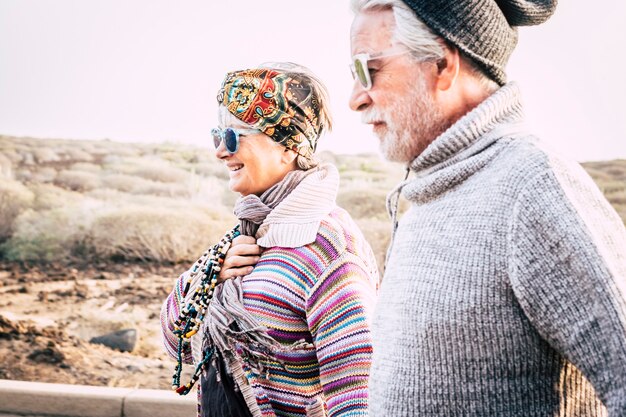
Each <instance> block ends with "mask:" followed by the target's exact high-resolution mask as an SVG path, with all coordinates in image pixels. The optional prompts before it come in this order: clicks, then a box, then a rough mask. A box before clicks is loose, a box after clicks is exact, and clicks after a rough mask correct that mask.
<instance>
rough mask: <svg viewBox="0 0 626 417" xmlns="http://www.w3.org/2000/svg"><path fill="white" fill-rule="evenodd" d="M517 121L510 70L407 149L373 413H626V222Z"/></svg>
mask: <svg viewBox="0 0 626 417" xmlns="http://www.w3.org/2000/svg"><path fill="white" fill-rule="evenodd" d="M521 122H522V109H521V105H520V101H519V92H518V89H517V87H516V86H515V85H514V84H508V85H506V86H504V87H502V88H501V89H500V90H498V91H497V92H496V93H495V94H494V95H492V96H491V97H490V98H488V99H487V100H486V101H485V102H483V103H482V104H480V105H479V106H478V107H477V108H475V109H474V110H472V111H471V112H470V113H468V114H467V115H466V116H464V117H463V118H462V119H460V120H459V121H458V122H457V123H456V124H454V125H453V126H452V127H451V128H450V129H448V130H447V131H446V132H445V133H444V134H443V135H441V136H440V137H438V138H437V139H436V140H435V141H434V142H433V143H432V144H431V145H430V146H429V147H428V148H427V149H426V150H425V151H424V152H423V153H422V154H421V155H420V156H419V157H418V158H417V159H416V160H415V161H413V162H412V163H411V170H412V171H413V172H414V175H415V178H412V179H409V180H407V181H406V182H405V183H404V184H403V187H402V188H401V189H402V191H401V192H402V195H403V196H404V197H405V198H406V199H408V200H409V201H410V202H411V206H410V209H409V210H408V211H407V212H406V213H405V214H404V215H403V216H402V218H401V221H400V222H399V225H398V227H397V230H396V232H395V236H394V238H393V240H392V246H391V249H390V253H389V258H388V263H387V270H386V273H385V277H384V279H383V282H382V286H381V290H380V298H379V301H378V306H377V313H376V317H375V319H374V329H373V332H374V333H373V335H374V361H373V362H374V364H373V368H372V373H371V379H370V405H371V412H370V415H371V416H373V417H401V416H434V415H437V416H481V417H484V416H520V417H531V416H542V417H544V416H599V415H602V416H604V415H607V413H608V415H609V416H626V289H625V287H626V282H625V281H626V254H625V252H626V231H625V229H624V225H623V223H622V221H621V220H620V219H619V217H618V216H617V214H616V213H615V211H614V210H613V209H612V208H611V207H610V206H609V204H608V203H607V202H606V200H605V199H604V197H603V196H602V194H601V193H600V191H599V190H598V189H597V187H596V186H595V185H594V184H593V182H592V180H591V179H590V178H589V177H588V176H587V174H586V173H585V172H584V171H583V170H582V168H581V167H580V166H578V165H577V164H570V163H568V162H565V161H564V160H562V159H559V158H557V157H555V156H554V155H552V154H551V153H549V152H547V151H545V150H543V149H542V148H541V147H540V145H539V143H538V142H537V141H536V140H535V139H534V138H533V137H532V136H530V135H528V134H527V133H525V131H524V129H523V127H522V124H521Z"/></svg>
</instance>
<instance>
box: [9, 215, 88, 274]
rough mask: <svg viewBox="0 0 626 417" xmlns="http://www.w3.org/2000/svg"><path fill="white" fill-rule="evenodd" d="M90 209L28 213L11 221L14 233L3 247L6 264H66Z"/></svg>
mask: <svg viewBox="0 0 626 417" xmlns="http://www.w3.org/2000/svg"><path fill="white" fill-rule="evenodd" d="M91 209H92V208H90V207H86V206H83V207H81V206H74V207H63V208H57V209H52V210H45V211H38V212H35V211H33V210H28V211H26V212H24V213H22V214H21V215H20V216H19V217H18V218H17V220H16V222H15V232H14V233H13V236H11V239H9V240H8V241H7V242H5V244H4V245H3V249H4V255H5V258H7V259H8V260H10V261H47V262H51V261H60V262H63V261H68V260H69V259H70V258H71V257H72V253H73V252H74V251H77V250H78V249H79V248H80V245H81V243H82V241H83V240H84V237H85V232H86V230H87V228H88V225H89V222H90V221H91V216H90V213H91V212H92V210H91Z"/></svg>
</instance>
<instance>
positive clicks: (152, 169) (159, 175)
mask: <svg viewBox="0 0 626 417" xmlns="http://www.w3.org/2000/svg"><path fill="white" fill-rule="evenodd" d="M132 173H133V174H134V175H137V176H139V177H142V178H145V179H148V180H152V181H157V182H167V183H180V182H184V181H185V180H187V178H188V177H189V173H188V172H187V171H184V170H182V169H180V168H176V167H173V166H171V165H169V164H165V163H150V164H143V165H140V166H138V167H136V168H135V169H133V171H132Z"/></svg>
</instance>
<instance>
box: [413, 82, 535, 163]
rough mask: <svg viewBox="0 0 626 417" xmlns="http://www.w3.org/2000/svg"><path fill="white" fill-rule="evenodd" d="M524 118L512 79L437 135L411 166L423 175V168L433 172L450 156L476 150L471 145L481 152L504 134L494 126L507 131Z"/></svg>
mask: <svg viewBox="0 0 626 417" xmlns="http://www.w3.org/2000/svg"><path fill="white" fill-rule="evenodd" d="M522 121H523V111H522V104H521V96H520V91H519V88H518V86H517V84H516V83H514V82H511V83H508V84H506V85H505V86H503V87H501V88H500V89H498V90H497V91H496V92H495V93H493V94H492V95H491V96H490V97H488V98H487V99H486V100H485V101H483V102H482V103H480V104H479V105H478V106H477V107H475V108H474V109H472V110H471V111H470V112H469V113H467V114H466V115H465V116H463V117H461V118H460V119H459V120H458V121H457V122H456V123H454V124H453V125H452V126H451V127H450V128H448V129H447V130H446V131H445V132H443V133H442V134H441V135H440V136H439V137H437V138H436V139H435V140H434V141H433V142H432V143H431V144H430V145H429V146H428V147H427V148H426V149H425V150H424V152H422V153H421V154H420V155H419V156H418V157H417V158H415V159H414V160H413V161H412V162H411V163H410V164H409V168H410V169H411V171H413V172H416V173H418V175H420V174H426V172H424V173H421V171H424V170H426V171H427V172H430V171H432V170H433V169H436V168H437V166H438V165H439V164H441V163H444V162H446V161H450V159H451V158H454V159H455V160H458V159H459V158H458V157H459V156H460V159H464V158H465V157H468V156H470V155H471V154H474V153H476V152H471V151H470V152H468V151H469V150H470V148H472V150H474V151H477V152H479V151H480V150H482V149H484V148H486V147H488V146H489V145H490V144H491V143H493V142H494V141H495V140H497V139H498V138H499V137H502V136H503V135H502V134H499V133H498V132H496V131H495V130H494V129H495V128H496V127H497V130H498V131H502V132H501V133H504V130H519V128H520V125H521V124H522ZM507 126H508V127H507ZM490 133H492V134H490ZM479 142H482V143H479ZM476 145H478V146H476Z"/></svg>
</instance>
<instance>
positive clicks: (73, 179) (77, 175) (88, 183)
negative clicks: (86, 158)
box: [54, 170, 100, 191]
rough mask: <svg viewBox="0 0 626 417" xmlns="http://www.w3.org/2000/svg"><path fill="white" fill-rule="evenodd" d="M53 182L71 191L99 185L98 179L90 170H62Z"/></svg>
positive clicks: (89, 188) (84, 189)
mask: <svg viewBox="0 0 626 417" xmlns="http://www.w3.org/2000/svg"><path fill="white" fill-rule="evenodd" d="M54 183H55V184H56V185H58V186H60V187H63V188H67V189H69V190H72V191H89V190H93V189H94V188H96V187H98V186H100V179H99V178H98V176H97V175H96V174H93V173H91V172H84V171H71V170H63V171H61V172H59V174H58V175H57V177H56V179H55V180H54Z"/></svg>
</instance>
